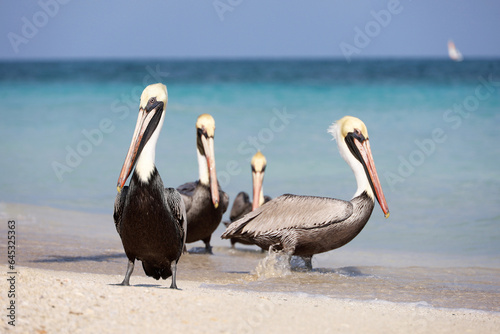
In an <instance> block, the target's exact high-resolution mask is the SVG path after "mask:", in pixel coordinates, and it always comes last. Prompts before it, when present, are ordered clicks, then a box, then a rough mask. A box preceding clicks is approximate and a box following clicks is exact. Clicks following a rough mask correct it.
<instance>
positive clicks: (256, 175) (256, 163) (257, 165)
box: [251, 151, 267, 210]
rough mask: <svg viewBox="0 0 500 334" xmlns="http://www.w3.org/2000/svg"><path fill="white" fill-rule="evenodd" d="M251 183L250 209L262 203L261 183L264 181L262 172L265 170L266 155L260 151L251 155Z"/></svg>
mask: <svg viewBox="0 0 500 334" xmlns="http://www.w3.org/2000/svg"><path fill="white" fill-rule="evenodd" d="M251 165H252V183H253V203H252V210H255V209H257V208H258V207H259V206H261V205H262V204H264V191H263V190H262V183H263V182H264V172H265V171H266V165H267V161H266V157H265V156H264V154H262V153H261V152H260V151H257V153H255V155H254V156H253V157H252V162H251Z"/></svg>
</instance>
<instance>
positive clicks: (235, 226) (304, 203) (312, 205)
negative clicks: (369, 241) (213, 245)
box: [222, 194, 353, 239]
mask: <svg viewBox="0 0 500 334" xmlns="http://www.w3.org/2000/svg"><path fill="white" fill-rule="evenodd" d="M352 212H353V208H352V204H351V202H347V201H343V200H338V199H333V198H327V197H313V196H298V195H290V194H285V195H281V196H279V197H277V198H275V199H273V200H271V201H269V202H267V203H265V204H264V205H262V206H261V207H259V208H258V209H256V210H254V211H252V212H250V213H248V214H246V215H245V216H243V218H241V219H239V220H237V221H235V222H234V223H232V224H231V225H229V226H228V228H227V229H226V231H225V232H224V233H223V234H222V238H223V239H229V238H232V237H236V236H239V235H241V234H246V235H253V236H258V235H266V234H267V235H271V234H274V233H276V232H277V231H280V230H286V229H312V228H320V227H324V226H327V225H330V224H335V223H338V222H341V221H344V220H345V219H347V218H348V217H350V216H351V215H352Z"/></svg>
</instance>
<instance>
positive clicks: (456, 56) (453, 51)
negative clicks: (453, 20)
mask: <svg viewBox="0 0 500 334" xmlns="http://www.w3.org/2000/svg"><path fill="white" fill-rule="evenodd" d="M448 55H449V56H450V59H452V60H454V61H462V60H464V57H463V56H462V54H461V53H460V51H458V49H457V48H456V46H455V43H453V41H452V40H451V39H450V40H449V41H448Z"/></svg>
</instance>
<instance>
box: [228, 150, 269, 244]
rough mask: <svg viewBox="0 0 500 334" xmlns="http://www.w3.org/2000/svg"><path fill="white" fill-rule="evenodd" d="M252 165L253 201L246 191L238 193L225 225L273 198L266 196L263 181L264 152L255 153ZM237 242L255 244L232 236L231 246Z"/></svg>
mask: <svg viewBox="0 0 500 334" xmlns="http://www.w3.org/2000/svg"><path fill="white" fill-rule="evenodd" d="M250 165H251V167H252V185H253V201H252V202H250V197H249V196H248V194H247V193H246V192H244V191H241V192H239V193H238V195H237V196H236V198H235V199H234V202H233V207H232V208H231V214H230V215H229V219H230V220H231V222H224V225H226V227H228V226H229V225H230V224H231V223H233V222H235V221H237V220H238V219H240V218H241V217H243V216H244V215H246V214H247V213H249V212H250V211H252V210H255V209H257V208H258V207H259V206H261V205H262V204H264V203H267V202H269V201H270V200H271V197H269V196H264V189H263V186H262V184H263V182H264V173H265V171H266V166H267V160H266V157H265V156H264V154H262V153H261V152H260V151H257V153H255V155H254V156H253V157H252V161H251V163H250ZM236 242H240V243H242V244H245V245H253V243H250V242H248V241H246V240H242V239H238V238H231V247H232V248H234V244H235V243H236Z"/></svg>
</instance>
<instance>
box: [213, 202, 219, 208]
mask: <svg viewBox="0 0 500 334" xmlns="http://www.w3.org/2000/svg"><path fill="white" fill-rule="evenodd" d="M218 207H219V201H215V202H214V208H216V209H217V208H218Z"/></svg>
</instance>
